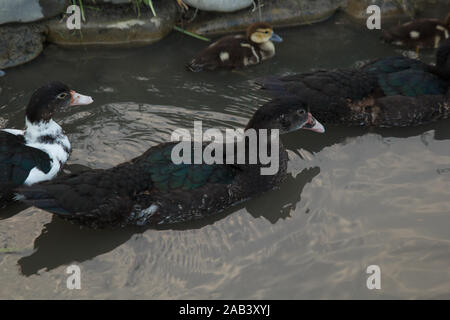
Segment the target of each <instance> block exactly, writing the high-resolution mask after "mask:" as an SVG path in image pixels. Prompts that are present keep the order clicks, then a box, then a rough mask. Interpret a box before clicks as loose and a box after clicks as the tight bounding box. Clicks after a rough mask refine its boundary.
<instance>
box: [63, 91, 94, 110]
mask: <svg viewBox="0 0 450 320" xmlns="http://www.w3.org/2000/svg"><path fill="white" fill-rule="evenodd" d="M70 95H71V96H72V99H71V100H70V104H69V106H70V107H72V106H85V105H88V104H91V103H92V102H94V100H93V99H92V98H91V97H89V96H84V95H82V94H79V93H78V92H75V91H73V90H70Z"/></svg>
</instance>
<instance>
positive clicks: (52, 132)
mask: <svg viewBox="0 0 450 320" xmlns="http://www.w3.org/2000/svg"><path fill="white" fill-rule="evenodd" d="M25 123H26V125H27V129H26V131H25V141H26V143H25V145H26V146H28V147H32V148H36V149H39V150H42V151H44V152H45V153H47V154H48V155H49V157H50V159H51V168H50V171H49V172H48V173H44V172H42V171H41V170H39V169H38V168H36V167H35V168H33V169H32V170H31V171H30V173H29V174H28V177H27V179H26V180H25V182H24V184H25V185H28V186H29V185H32V184H35V183H38V182H42V181H48V180H51V179H53V178H54V177H55V176H56V175H57V174H58V172H59V170H60V169H61V166H62V165H64V164H65V163H66V161H67V159H68V158H69V153H68V152H66V150H70V142H69V139H68V138H67V136H66V135H65V134H64V132H63V130H62V128H61V127H60V126H59V125H58V124H57V123H56V122H54V121H53V120H50V121H49V122H47V123H45V122H40V123H38V124H34V123H31V122H29V121H28V119H26V120H25ZM44 136H52V137H56V141H55V142H54V143H42V142H40V141H39V138H41V137H44ZM64 149H66V150H64Z"/></svg>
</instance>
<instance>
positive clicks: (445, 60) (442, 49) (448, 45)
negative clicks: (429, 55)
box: [436, 38, 450, 79]
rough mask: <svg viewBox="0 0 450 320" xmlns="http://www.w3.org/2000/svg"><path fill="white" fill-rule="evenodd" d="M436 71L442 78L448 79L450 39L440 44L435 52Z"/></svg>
mask: <svg viewBox="0 0 450 320" xmlns="http://www.w3.org/2000/svg"><path fill="white" fill-rule="evenodd" d="M436 69H437V70H438V72H439V74H440V75H441V76H442V77H444V78H446V79H450V38H448V39H447V40H445V41H444V42H442V43H441V45H440V46H439V49H438V50H437V52H436Z"/></svg>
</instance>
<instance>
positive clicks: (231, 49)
mask: <svg viewBox="0 0 450 320" xmlns="http://www.w3.org/2000/svg"><path fill="white" fill-rule="evenodd" d="M255 55H257V52H256V49H255V48H254V47H253V46H252V45H251V44H249V43H248V41H247V40H246V39H245V37H244V36H241V35H237V36H226V37H223V38H221V39H219V40H218V41H216V42H214V43H212V44H211V45H209V46H208V47H206V48H205V49H203V50H202V51H200V53H198V54H197V55H196V56H195V57H194V58H193V59H192V60H191V61H190V62H189V63H188V64H187V66H186V67H187V68H188V69H189V70H190V71H193V72H198V71H202V70H205V69H209V70H213V69H216V68H218V67H225V68H235V67H243V66H244V58H249V59H250V58H252V57H253V58H255ZM260 58H261V57H260V56H258V55H257V58H255V59H257V60H259V59H260Z"/></svg>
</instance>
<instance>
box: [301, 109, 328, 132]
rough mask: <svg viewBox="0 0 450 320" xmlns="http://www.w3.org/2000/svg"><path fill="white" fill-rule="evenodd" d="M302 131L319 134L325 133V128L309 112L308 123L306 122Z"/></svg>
mask: <svg viewBox="0 0 450 320" xmlns="http://www.w3.org/2000/svg"><path fill="white" fill-rule="evenodd" d="M302 129H306V130H311V131H314V132H318V133H324V132H325V127H324V126H323V125H322V124H321V123H320V122H319V121H317V120H316V119H315V118H314V117H313V115H312V114H311V113H310V112H308V121H306V123H305V124H304V125H303V127H302Z"/></svg>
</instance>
